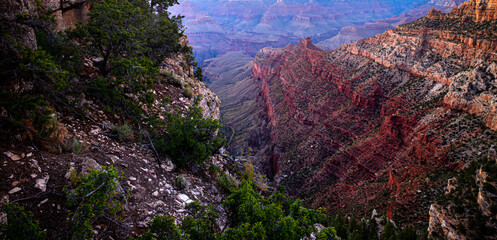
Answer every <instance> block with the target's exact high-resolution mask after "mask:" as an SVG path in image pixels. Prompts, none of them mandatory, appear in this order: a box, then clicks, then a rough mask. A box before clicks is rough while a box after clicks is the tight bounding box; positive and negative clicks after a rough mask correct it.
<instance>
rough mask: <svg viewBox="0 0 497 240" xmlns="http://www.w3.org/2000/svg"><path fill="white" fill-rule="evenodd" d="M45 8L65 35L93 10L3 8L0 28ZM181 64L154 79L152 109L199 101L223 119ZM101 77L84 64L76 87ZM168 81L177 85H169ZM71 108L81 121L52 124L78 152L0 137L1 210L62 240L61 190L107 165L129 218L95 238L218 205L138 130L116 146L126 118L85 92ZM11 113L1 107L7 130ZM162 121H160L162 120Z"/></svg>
mask: <svg viewBox="0 0 497 240" xmlns="http://www.w3.org/2000/svg"><path fill="white" fill-rule="evenodd" d="M47 9H52V10H54V13H53V16H54V17H55V19H56V20H57V26H56V29H55V30H63V29H67V28H71V27H74V24H75V22H77V21H84V20H85V19H86V13H87V10H88V5H87V1H68V2H66V1H51V0H45V1H41V2H40V1H36V2H35V1H30V0H27V1H2V2H1V3H0V12H1V15H0V20H1V21H2V23H6V24H2V27H1V30H2V32H8V31H9V29H10V28H11V29H19V28H18V27H19V26H17V25H13V24H10V23H11V22H13V21H12V20H13V19H14V18H16V17H18V16H19V15H20V14H21V13H22V14H30V15H28V16H35V15H36V14H35V12H34V11H40V10H47ZM6 29H7V30H6ZM21 29H23V31H18V32H16V33H15V34H14V37H15V40H14V41H15V42H16V43H20V44H22V45H23V46H28V47H31V48H36V47H37V40H36V38H35V36H34V30H33V29H32V28H31V27H30V26H29V25H28V24H26V25H23V26H21ZM2 56H3V55H2ZM184 57H185V56H183V55H177V56H172V57H170V58H167V59H165V60H164V63H163V65H162V68H161V69H160V71H161V76H160V79H157V82H156V84H155V85H154V89H152V90H151V91H152V93H153V95H154V97H155V101H154V102H153V104H152V105H151V106H149V108H148V109H147V110H150V109H155V110H156V111H157V112H160V111H161V110H166V112H167V111H170V110H172V109H177V110H186V109H188V108H190V107H192V106H194V105H195V104H197V103H195V102H196V101H194V98H198V100H200V101H198V106H200V107H201V108H202V113H203V116H204V117H205V118H213V119H219V118H220V111H219V107H220V100H219V98H218V97H217V96H216V95H215V94H214V93H213V92H212V90H210V89H209V88H208V87H207V86H206V85H205V83H203V82H199V81H198V80H196V79H195V78H194V77H193V76H192V74H191V72H193V70H192V69H185V67H184V65H183V62H185V59H184ZM2 61H3V60H2ZM96 71H97V70H96V67H95V66H94V64H93V63H92V61H90V60H88V59H85V64H84V71H83V74H82V75H79V76H77V77H75V78H76V79H75V80H73V81H76V82H78V81H84V80H85V79H86V78H87V77H88V76H90V75H92V74H95V72H96ZM170 78H174V79H176V81H177V82H176V83H174V84H171V83H169V82H168V81H169V80H168V79H170ZM21 85H22V84H21ZM186 85H188V86H190V87H191V89H192V90H193V96H192V97H191V98H188V97H186V96H185V94H184V90H183V86H186ZM1 87H2V88H1V91H2V94H3V93H4V91H24V90H25V89H23V88H22V87H19V84H18V85H7V84H5V82H2V86H1ZM71 101H72V102H73V103H74V107H75V108H78V109H81V112H82V113H83V114H81V113H79V112H77V111H61V112H59V113H57V114H56V115H57V116H55V117H54V118H55V119H56V120H57V122H56V124H57V126H58V129H60V131H59V133H58V136H57V137H60V138H61V143H67V142H70V141H77V142H78V143H80V145H79V149H78V150H77V151H76V152H71V151H69V150H63V149H62V148H61V146H57V147H55V148H52V147H51V146H50V145H47V146H45V145H44V144H43V142H42V143H41V145H40V144H39V143H38V142H36V143H34V142H32V143H29V142H28V143H27V144H26V141H25V142H22V141H21V140H20V138H21V137H20V134H18V135H16V136H13V137H9V135H7V134H5V135H4V134H2V137H1V139H2V140H1V141H0V164H1V167H0V169H1V170H0V178H1V179H2V181H1V183H0V209H3V208H2V207H3V206H4V204H6V203H9V202H18V203H20V204H21V206H24V207H25V208H26V209H27V210H29V211H32V212H33V213H34V215H35V219H38V220H39V221H40V225H41V227H42V229H45V231H46V232H47V235H48V237H49V238H50V239H58V238H61V236H64V233H62V232H60V231H61V229H63V226H65V224H66V218H67V215H68V212H69V211H68V209H67V208H66V205H65V204H66V197H65V194H64V191H63V188H64V186H66V185H67V184H68V182H69V178H70V177H71V172H81V173H87V172H89V171H90V170H92V169H97V170H101V169H102V167H107V166H110V165H112V166H115V167H116V169H117V170H118V171H119V172H120V177H121V179H120V181H119V183H118V184H119V187H120V189H121V190H123V189H124V191H126V192H127V193H128V194H129V198H128V200H127V202H126V204H125V215H126V216H127V218H126V219H124V220H123V223H122V224H117V223H115V224H117V227H118V229H119V231H117V232H116V231H115V229H116V228H114V230H111V231H110V230H109V229H110V228H112V227H113V226H114V225H113V224H109V225H99V226H97V227H96V228H95V230H94V231H93V234H94V235H95V238H96V239H104V238H105V239H112V237H114V238H116V237H117V238H119V239H125V238H129V237H132V236H137V234H141V233H142V232H143V231H144V230H145V229H146V227H147V224H148V222H149V220H150V219H151V218H153V217H154V216H156V215H171V216H174V217H175V218H176V219H178V220H180V219H182V218H184V217H185V215H186V212H187V210H186V209H185V204H187V203H190V202H192V201H194V200H199V201H200V202H203V203H213V204H214V205H216V206H217V207H219V206H220V204H221V201H222V195H221V193H220V192H219V191H218V190H217V188H216V186H214V184H213V182H214V181H213V179H212V176H209V175H208V174H205V173H204V174H194V173H192V172H184V173H181V172H178V171H175V166H174V164H173V163H172V162H171V160H170V159H168V158H165V159H164V158H161V159H158V157H157V153H156V151H155V149H154V148H153V145H152V144H151V140H150V138H147V137H146V136H144V135H142V132H141V130H140V131H138V130H136V131H133V130H129V131H131V132H128V133H127V134H128V135H127V136H126V139H128V140H124V141H123V140H122V139H121V140H120V139H118V137H117V135H116V133H115V130H112V129H113V127H115V126H121V125H122V124H123V123H124V122H125V119H124V117H123V116H118V115H116V114H113V113H112V111H110V112H109V111H108V110H105V109H102V107H101V105H99V104H97V103H96V102H95V101H94V100H93V99H91V98H90V97H87V96H85V94H84V93H81V94H80V95H79V96H78V97H74V98H73V99H71ZM61 108H63V107H61ZM9 114H10V113H9V112H7V111H6V109H4V108H3V107H2V115H1V118H2V124H3V120H4V119H5V118H6V117H7V116H8V115H9ZM54 115H55V113H54ZM159 118H162V119H163V118H164V116H159ZM3 127H4V125H2V128H3ZM2 133H4V129H2ZM226 160H227V158H226V157H223V156H221V155H215V156H213V157H211V158H210V160H209V161H208V162H209V164H214V165H216V166H219V167H221V168H222V167H223V166H224V164H225V163H226ZM178 179H180V180H181V182H182V183H183V184H182V185H183V186H182V187H178V184H177V182H178ZM111 221H112V220H111ZM225 221H226V217H225V216H221V217H220V218H219V222H218V224H219V225H220V226H223V224H224V225H225V224H226V222H225ZM5 222H6V214H5V213H3V212H0V223H2V224H3V223H5ZM111 225H112V226H111ZM114 227H115V226H114Z"/></svg>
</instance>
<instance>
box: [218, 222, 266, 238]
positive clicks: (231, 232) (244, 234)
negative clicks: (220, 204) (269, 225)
mask: <svg viewBox="0 0 497 240" xmlns="http://www.w3.org/2000/svg"><path fill="white" fill-rule="evenodd" d="M266 235H267V234H266V230H265V229H264V226H262V222H258V223H256V224H249V223H244V224H242V225H240V226H238V227H236V228H228V230H227V231H226V233H225V234H224V237H225V238H226V240H265V239H268V238H267V236H266Z"/></svg>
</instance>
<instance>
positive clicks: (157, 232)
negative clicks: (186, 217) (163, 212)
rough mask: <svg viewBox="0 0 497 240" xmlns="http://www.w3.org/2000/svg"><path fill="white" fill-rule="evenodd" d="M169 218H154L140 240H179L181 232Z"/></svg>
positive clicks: (171, 218)
mask: <svg viewBox="0 0 497 240" xmlns="http://www.w3.org/2000/svg"><path fill="white" fill-rule="evenodd" d="M174 221H175V220H174V218H173V217H171V216H156V217H154V219H153V220H152V222H151V223H150V226H149V228H148V231H147V232H146V233H144V234H143V235H141V236H140V237H139V238H138V239H140V240H181V239H186V238H183V237H182V236H181V230H180V229H179V228H178V226H177V225H176V223H175V222H174Z"/></svg>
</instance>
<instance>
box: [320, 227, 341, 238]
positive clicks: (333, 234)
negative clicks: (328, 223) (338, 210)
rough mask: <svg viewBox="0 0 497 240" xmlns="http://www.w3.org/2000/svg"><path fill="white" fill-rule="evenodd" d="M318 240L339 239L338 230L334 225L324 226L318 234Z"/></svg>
mask: <svg viewBox="0 0 497 240" xmlns="http://www.w3.org/2000/svg"><path fill="white" fill-rule="evenodd" d="M316 239H317V240H335V239H337V231H336V230H335V228H334V227H327V228H324V229H323V230H321V231H320V232H319V234H318V235H317V238H316Z"/></svg>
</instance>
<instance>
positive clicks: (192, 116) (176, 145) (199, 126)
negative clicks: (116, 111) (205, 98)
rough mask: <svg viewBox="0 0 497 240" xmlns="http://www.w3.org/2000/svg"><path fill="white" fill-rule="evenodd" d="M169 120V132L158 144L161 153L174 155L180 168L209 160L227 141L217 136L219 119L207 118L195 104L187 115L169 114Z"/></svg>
mask: <svg viewBox="0 0 497 240" xmlns="http://www.w3.org/2000/svg"><path fill="white" fill-rule="evenodd" d="M168 120H169V121H168V122H167V131H168V133H167V135H166V136H164V137H163V138H161V139H159V140H157V141H156V142H155V144H154V145H155V148H156V149H157V151H158V152H159V154H162V155H165V154H168V155H169V156H171V157H172V159H173V161H174V163H175V164H176V166H178V167H179V168H186V167H188V166H191V165H194V164H201V163H203V162H205V161H206V160H207V159H209V157H210V156H212V154H213V153H214V152H215V151H217V150H218V149H219V148H221V147H222V146H223V145H224V143H225V141H226V140H224V139H222V138H220V137H218V136H217V135H216V131H217V130H218V129H219V128H220V127H221V125H220V124H219V122H218V121H217V120H214V119H205V118H203V116H202V112H201V110H200V108H198V107H191V108H190V109H189V110H188V111H187V112H186V113H185V116H184V117H182V116H181V115H180V114H169V115H168Z"/></svg>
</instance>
